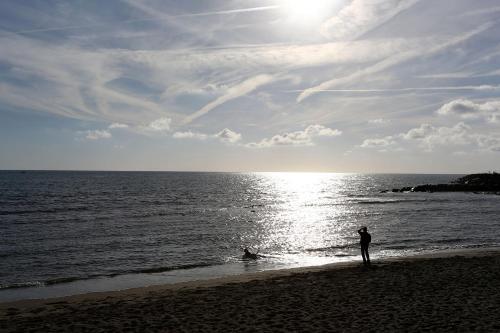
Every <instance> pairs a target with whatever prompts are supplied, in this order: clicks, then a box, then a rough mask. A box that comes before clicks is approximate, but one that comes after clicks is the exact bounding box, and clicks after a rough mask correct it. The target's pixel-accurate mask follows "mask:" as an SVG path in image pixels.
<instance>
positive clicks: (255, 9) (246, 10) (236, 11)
mask: <svg viewBox="0 0 500 333" xmlns="http://www.w3.org/2000/svg"><path fill="white" fill-rule="evenodd" d="M278 8H280V6H262V7H252V8H241V9H229V10H221V11H214V12H205V13H192V14H180V15H167V16H168V17H170V18H182V17H201V16H211V15H229V14H240V13H250V12H260V11H266V10H274V9H278ZM163 20H164V19H163V18H145V19H132V20H125V21H120V22H115V23H93V24H82V25H72V26H66V27H53V28H42V29H32V30H21V31H10V32H2V33H0V36H1V35H10V34H18V35H27V34H33V33H38V32H49V31H64V30H76V29H86V28H95V27H104V26H110V25H114V24H123V23H125V24H129V23H137V22H149V21H163Z"/></svg>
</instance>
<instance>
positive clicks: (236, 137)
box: [172, 128, 242, 143]
mask: <svg viewBox="0 0 500 333" xmlns="http://www.w3.org/2000/svg"><path fill="white" fill-rule="evenodd" d="M172 137H173V138H174V139H194V140H206V139H218V140H220V141H222V142H225V143H236V142H238V141H240V140H241V137H242V136H241V134H240V133H236V132H234V131H232V130H230V129H229V128H224V129H223V130H222V131H220V132H217V133H215V134H204V133H199V132H193V131H185V132H175V133H174V134H172Z"/></svg>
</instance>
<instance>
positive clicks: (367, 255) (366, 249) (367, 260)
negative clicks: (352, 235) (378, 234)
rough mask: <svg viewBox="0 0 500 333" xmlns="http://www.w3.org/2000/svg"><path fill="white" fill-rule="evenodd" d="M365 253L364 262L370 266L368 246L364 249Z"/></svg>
mask: <svg viewBox="0 0 500 333" xmlns="http://www.w3.org/2000/svg"><path fill="white" fill-rule="evenodd" d="M365 251H366V262H367V263H368V265H370V254H369V253H368V246H366V247H365Z"/></svg>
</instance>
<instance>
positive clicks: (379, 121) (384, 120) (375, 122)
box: [368, 118, 391, 125]
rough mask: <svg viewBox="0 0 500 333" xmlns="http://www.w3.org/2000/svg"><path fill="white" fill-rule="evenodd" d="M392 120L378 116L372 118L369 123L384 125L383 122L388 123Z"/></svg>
mask: <svg viewBox="0 0 500 333" xmlns="http://www.w3.org/2000/svg"><path fill="white" fill-rule="evenodd" d="M390 122H391V121H390V120H388V119H383V118H377V119H370V120H368V123H369V124H377V125H382V124H388V123H390Z"/></svg>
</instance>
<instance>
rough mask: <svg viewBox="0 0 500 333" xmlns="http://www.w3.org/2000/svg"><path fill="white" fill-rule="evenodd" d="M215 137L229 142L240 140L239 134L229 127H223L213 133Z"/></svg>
mask: <svg viewBox="0 0 500 333" xmlns="http://www.w3.org/2000/svg"><path fill="white" fill-rule="evenodd" d="M215 137H216V138H219V139H221V140H222V141H224V142H229V143H235V142H238V141H240V140H241V134H239V133H236V132H233V131H231V130H230V129H229V128H224V129H223V130H222V131H220V132H219V133H217V134H215Z"/></svg>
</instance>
